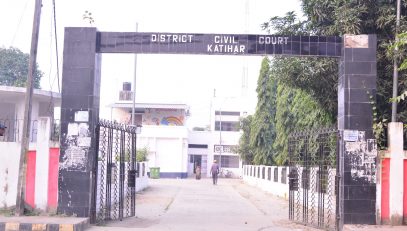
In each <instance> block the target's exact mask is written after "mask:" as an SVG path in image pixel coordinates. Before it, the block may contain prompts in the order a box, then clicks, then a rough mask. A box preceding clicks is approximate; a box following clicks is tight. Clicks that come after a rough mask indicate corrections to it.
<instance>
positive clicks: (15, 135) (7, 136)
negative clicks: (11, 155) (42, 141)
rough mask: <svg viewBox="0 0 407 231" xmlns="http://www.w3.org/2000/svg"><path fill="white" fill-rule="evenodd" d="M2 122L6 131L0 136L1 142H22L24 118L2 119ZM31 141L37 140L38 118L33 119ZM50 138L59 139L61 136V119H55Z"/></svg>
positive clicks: (52, 139)
mask: <svg viewBox="0 0 407 231" xmlns="http://www.w3.org/2000/svg"><path fill="white" fill-rule="evenodd" d="M0 124H1V125H4V126H6V127H7V128H6V129H5V133H4V135H3V136H0V142H21V139H22V133H23V124H24V120H23V119H14V120H11V119H0ZM30 128H31V129H30V134H29V138H30V142H31V143H35V142H37V136H38V120H32V121H31V124H30ZM49 132H50V140H51V141H59V137H60V120H54V121H53V123H52V124H51V129H50V131H49Z"/></svg>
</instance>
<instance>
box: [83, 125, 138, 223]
mask: <svg viewBox="0 0 407 231" xmlns="http://www.w3.org/2000/svg"><path fill="white" fill-rule="evenodd" d="M96 132H97V137H98V140H97V164H95V167H94V168H95V173H97V174H95V175H96V177H95V179H94V180H95V185H96V187H95V191H94V196H93V197H94V199H93V210H92V211H94V212H93V213H92V217H91V222H92V221H93V222H94V223H98V224H103V223H105V222H106V221H109V220H122V219H123V218H125V217H131V216H134V215H135V210H136V188H135V187H136V172H137V170H136V128H135V127H133V126H127V125H124V124H118V123H113V122H110V121H104V120H101V121H99V123H98V126H97V128H96Z"/></svg>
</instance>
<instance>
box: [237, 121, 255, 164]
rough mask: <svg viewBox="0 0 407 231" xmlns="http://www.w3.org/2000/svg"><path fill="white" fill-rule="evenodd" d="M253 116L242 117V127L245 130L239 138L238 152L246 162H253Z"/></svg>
mask: <svg viewBox="0 0 407 231" xmlns="http://www.w3.org/2000/svg"><path fill="white" fill-rule="evenodd" d="M252 121H253V116H251V115H249V116H247V117H245V118H241V119H240V129H241V130H242V131H243V134H242V136H241V137H240V139H239V146H238V147H237V150H236V153H238V154H239V156H240V159H242V161H243V163H244V164H253V156H254V153H253V148H252V147H251V145H250V136H251V125H252Z"/></svg>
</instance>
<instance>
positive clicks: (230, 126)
mask: <svg viewBox="0 0 407 231" xmlns="http://www.w3.org/2000/svg"><path fill="white" fill-rule="evenodd" d="M220 124H221V122H220V121H215V131H219V128H220ZM239 129H240V123H239V122H238V121H222V131H234V132H237V131H239Z"/></svg>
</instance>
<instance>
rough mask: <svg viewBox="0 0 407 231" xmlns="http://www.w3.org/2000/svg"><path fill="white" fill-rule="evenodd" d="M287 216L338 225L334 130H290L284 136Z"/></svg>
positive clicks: (318, 224)
mask: <svg viewBox="0 0 407 231" xmlns="http://www.w3.org/2000/svg"><path fill="white" fill-rule="evenodd" d="M288 143H289V145H288V159H289V219H290V220H292V221H295V222H299V223H303V224H307V225H310V226H314V227H318V228H322V229H326V230H337V229H338V221H339V218H338V215H339V214H338V213H337V209H338V200H337V195H338V193H337V192H338V183H337V179H336V176H339V174H338V173H337V171H338V167H337V165H338V160H339V159H338V156H339V155H338V131H337V130H336V129H322V130H318V131H311V132H302V133H293V134H291V135H290V137H289V139H288Z"/></svg>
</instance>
